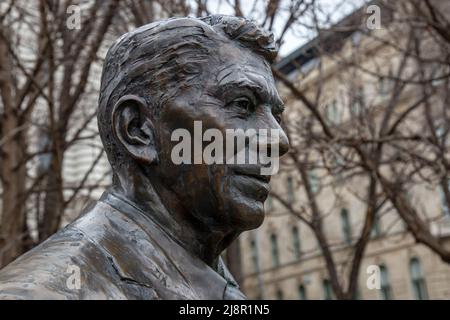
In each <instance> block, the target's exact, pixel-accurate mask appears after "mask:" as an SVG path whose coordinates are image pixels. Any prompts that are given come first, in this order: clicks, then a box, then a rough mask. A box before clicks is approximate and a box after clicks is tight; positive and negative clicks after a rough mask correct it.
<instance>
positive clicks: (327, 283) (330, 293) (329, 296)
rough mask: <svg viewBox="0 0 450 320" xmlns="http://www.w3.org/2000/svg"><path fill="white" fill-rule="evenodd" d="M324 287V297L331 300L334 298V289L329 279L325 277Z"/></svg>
mask: <svg viewBox="0 0 450 320" xmlns="http://www.w3.org/2000/svg"><path fill="white" fill-rule="evenodd" d="M322 287H323V298H324V299H325V300H331V299H333V291H332V289H331V283H330V280H328V279H323V281H322Z"/></svg>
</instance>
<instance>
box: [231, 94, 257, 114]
mask: <svg viewBox="0 0 450 320" xmlns="http://www.w3.org/2000/svg"><path fill="white" fill-rule="evenodd" d="M231 104H232V105H235V106H237V107H239V108H241V109H244V110H246V111H248V112H251V111H253V110H254V109H255V105H254V104H253V102H252V101H250V99H249V98H246V97H240V98H237V99H234V100H233V101H232V102H231Z"/></svg>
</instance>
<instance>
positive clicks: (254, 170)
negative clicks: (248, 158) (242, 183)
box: [232, 165, 271, 183]
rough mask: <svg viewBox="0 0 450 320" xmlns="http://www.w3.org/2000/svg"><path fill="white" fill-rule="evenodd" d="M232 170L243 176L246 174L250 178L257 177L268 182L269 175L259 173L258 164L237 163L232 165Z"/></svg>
mask: <svg viewBox="0 0 450 320" xmlns="http://www.w3.org/2000/svg"><path fill="white" fill-rule="evenodd" d="M232 170H233V171H234V172H235V173H237V174H239V175H243V176H248V177H251V178H255V179H258V180H260V181H262V182H264V183H269V182H270V177H271V176H270V175H262V174H261V167H260V166H258V165H239V166H237V165H236V166H232Z"/></svg>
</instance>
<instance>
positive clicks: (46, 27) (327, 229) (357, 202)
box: [0, 0, 450, 299]
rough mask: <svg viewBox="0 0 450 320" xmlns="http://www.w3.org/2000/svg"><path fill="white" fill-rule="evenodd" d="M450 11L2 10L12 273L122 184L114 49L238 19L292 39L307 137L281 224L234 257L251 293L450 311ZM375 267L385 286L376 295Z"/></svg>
mask: <svg viewBox="0 0 450 320" xmlns="http://www.w3.org/2000/svg"><path fill="white" fill-rule="evenodd" d="M70 5H74V6H75V7H71V8H69V6H70ZM78 9H79V10H80V11H79V13H80V21H79V25H78V26H76V22H77V20H76V19H75V20H73V21H72V20H70V22H71V23H75V25H74V26H75V27H74V28H69V26H68V24H67V22H68V21H69V20H68V19H71V18H73V17H75V16H73V15H74V14H75V15H76V13H77V10H78ZM449 9H450V6H449V5H448V3H447V2H444V1H436V0H429V1H423V0H403V1H396V2H393V1H362V0H354V1H348V0H345V1H344V0H342V1H327V0H297V1H283V0H282V1H272V0H270V1H266V0H257V1H254V5H253V6H250V5H248V3H247V2H241V1H220V0H217V1H206V0H202V1H188V0H186V1H184V0H174V1H170V0H168V1H157V0H124V1H117V0H107V1H100V0H98V1H97V0H88V1H84V0H83V1H75V0H74V1H67V2H64V3H63V2H61V1H57V0H55V1H35V2H29V1H19V0H16V1H4V2H1V3H0V25H1V28H0V95H1V99H0V155H1V156H0V182H1V185H0V190H1V197H0V204H1V210H0V267H1V266H3V265H5V264H7V263H8V262H10V261H11V260H12V259H14V257H16V256H17V255H19V254H20V253H22V252H24V251H26V250H27V249H29V248H31V247H33V246H34V245H36V244H38V243H39V242H41V241H42V240H44V239H46V238H47V237H48V236H49V235H51V234H52V233H54V232H55V231H56V230H58V229H59V228H61V227H63V226H64V225H66V224H67V223H68V222H70V221H71V220H73V219H74V218H75V217H76V216H77V215H78V214H79V213H80V211H81V210H82V208H83V207H84V206H86V204H87V203H89V202H90V201H92V200H95V199H97V198H98V197H99V195H100V194H101V192H102V191H103V190H104V188H105V187H107V186H108V185H109V184H110V181H111V174H110V167H109V164H108V162H107V160H106V157H105V155H104V153H103V149H102V146H101V143H100V140H99V137H98V132H97V125H96V106H97V99H98V88H99V82H100V74H101V66H102V63H103V58H104V56H105V54H106V51H107V48H109V46H110V45H111V43H112V42H113V41H114V39H116V38H117V37H118V36H119V35H121V34H123V33H125V32H127V31H129V30H131V29H134V28H136V27H138V26H140V25H143V24H145V23H149V22H152V21H155V20H158V19H161V18H164V17H169V16H187V15H195V16H204V15H207V14H214V13H225V14H235V15H244V16H246V17H248V18H252V19H255V20H257V21H258V22H259V23H260V24H261V25H262V26H263V27H264V28H266V29H270V30H272V31H273V32H274V33H275V38H276V40H277V42H278V44H279V45H280V46H281V51H280V52H281V54H280V57H279V59H278V60H277V62H276V64H275V65H274V66H273V71H274V76H275V79H276V81H277V83H278V87H279V91H280V94H281V95H282V97H283V100H284V101H285V105H286V111H285V116H284V119H283V123H284V126H285V128H286V131H287V132H288V134H289V137H290V141H291V151H290V153H289V154H288V155H287V156H285V157H284V160H283V163H282V166H281V169H280V174H279V175H278V176H276V177H274V178H273V180H272V193H271V195H270V196H269V198H268V199H267V202H266V212H267V218H266V220H265V222H264V224H263V225H262V226H261V227H260V228H259V229H257V230H253V231H249V232H246V233H244V234H243V235H242V236H241V237H240V238H239V240H238V241H237V242H235V243H234V244H233V245H232V246H231V247H230V248H229V249H228V250H227V252H226V253H225V258H226V260H227V263H228V264H229V266H230V268H231V269H232V272H233V273H234V275H235V276H236V278H237V279H238V281H239V282H240V284H241V286H242V288H243V290H244V292H245V293H246V294H247V295H248V297H249V298H251V299H256V298H263V299H352V298H354V299H448V298H450V241H449V236H450V221H449V220H450V210H449V208H450V205H449V204H450V188H449V185H450V183H449V181H450V154H449V148H448V147H449V144H450V142H449V131H450V108H449V107H448V106H449V101H450V90H449V89H450V81H449V79H450V69H449V66H450V18H449V17H450V14H449ZM370 266H377V269H376V270H377V273H376V274H377V275H378V278H379V283H380V288H379V289H373V290H371V289H369V288H368V287H367V280H368V279H369V277H370V276H371V274H372V273H370V274H369V273H367V270H369V271H371V272H373V269H370V268H369V269H368V267H370Z"/></svg>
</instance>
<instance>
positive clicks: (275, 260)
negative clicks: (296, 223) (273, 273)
mask: <svg viewBox="0 0 450 320" xmlns="http://www.w3.org/2000/svg"><path fill="white" fill-rule="evenodd" d="M270 248H271V252H272V265H273V266H274V267H277V266H279V265H280V257H279V254H278V239H277V236H276V235H275V234H274V233H272V234H271V235H270Z"/></svg>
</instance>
